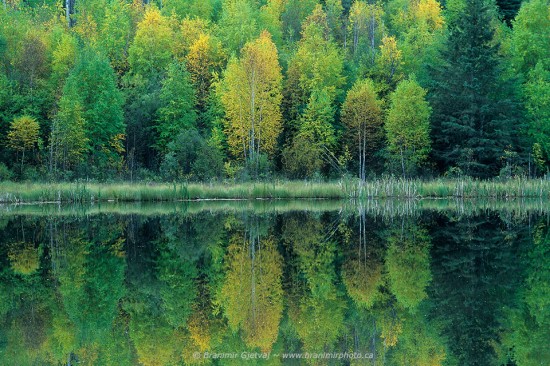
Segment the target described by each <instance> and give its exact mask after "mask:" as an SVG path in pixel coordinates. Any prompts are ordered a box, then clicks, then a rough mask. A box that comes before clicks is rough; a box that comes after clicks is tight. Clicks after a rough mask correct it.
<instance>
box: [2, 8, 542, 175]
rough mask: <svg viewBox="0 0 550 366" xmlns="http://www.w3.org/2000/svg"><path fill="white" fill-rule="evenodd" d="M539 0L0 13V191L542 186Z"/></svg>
mask: <svg viewBox="0 0 550 366" xmlns="http://www.w3.org/2000/svg"><path fill="white" fill-rule="evenodd" d="M549 40H550V2H549V1H548V0H528V1H520V0H497V1H496V2H495V1H493V0H447V1H445V0H442V1H441V2H438V1H437V0H411V1H409V0H378V1H375V0H371V1H360V0H355V1H354V0H164V1H162V0H143V1H141V0H134V1H133V2H132V1H131V0H86V1H75V0H65V1H61V0H3V4H2V5H1V6H0V181H2V180H12V181H75V180H83V179H86V180H92V181H98V182H104V181H132V182H133V181H170V182H171V181H174V182H175V181H202V182H206V181H212V180H218V181H221V180H226V179H228V180H236V181H247V180H266V179H273V178H282V179H315V180H324V179H335V178H339V177H342V176H346V175H347V176H353V177H358V178H359V179H361V180H362V181H365V180H369V179H375V178H378V177H387V176H396V177H403V178H422V179H424V178H426V179H429V178H435V177H448V178H456V177H473V178H479V179H488V178H501V179H508V178H512V177H529V178H535V177H543V176H545V175H546V176H547V177H548V172H549V169H550V42H549Z"/></svg>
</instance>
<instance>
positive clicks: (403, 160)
mask: <svg viewBox="0 0 550 366" xmlns="http://www.w3.org/2000/svg"><path fill="white" fill-rule="evenodd" d="M401 169H403V179H405V157H404V156H403V147H401Z"/></svg>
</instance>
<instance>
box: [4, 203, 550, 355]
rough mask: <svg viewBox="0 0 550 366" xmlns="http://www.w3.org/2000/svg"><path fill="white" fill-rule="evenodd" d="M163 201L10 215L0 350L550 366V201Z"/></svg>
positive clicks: (7, 216) (7, 217) (11, 352)
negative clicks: (431, 205)
mask: <svg viewBox="0 0 550 366" xmlns="http://www.w3.org/2000/svg"><path fill="white" fill-rule="evenodd" d="M156 210H158V211H160V212H157V213H156V214H152V215H151V214H149V215H142V214H139V213H128V214H120V213H98V214H93V215H91V214H75V213H74V212H73V211H70V212H69V213H67V212H64V213H63V214H60V215H54V216H51V215H40V214H38V215H37V214H23V213H21V214H17V213H11V214H4V215H3V216H0V364H2V365H18V366H19V365H68V364H71V365H72V364H77V363H78V364H79V365H137V364H141V365H182V364H185V365H208V364H214V365H215V364H220V365H222V364H223V365H225V364H235V365H241V364H243V363H245V364H250V365H253V364H262V365H263V364H270V365H271V364H286V363H289V364H327V365H350V364H351V365H547V364H550V352H549V350H548V347H547V344H548V340H549V339H550V310H549V305H550V290H549V289H550V225H549V222H548V215H547V214H540V213H539V214H537V213H533V212H531V211H528V212H524V213H522V214H520V215H516V214H514V213H513V212H512V211H492V210H490V211H486V212H482V213H480V212H478V211H473V212H469V213H467V212H464V211H460V210H447V211H435V210H423V211H420V210H416V211H414V212H415V213H414V214H410V213H407V211H406V210H403V211H401V214H397V215H387V214H380V212H378V213H376V212H375V213H373V212H372V211H369V210H368V209H365V208H364V207H359V208H357V207H353V208H352V209H329V208H328V207H327V206H325V209H320V210H313V211H311V210H299V209H295V208H293V209H291V210H282V211H270V210H265V211H264V212H261V213H258V212H256V213H254V212H251V211H249V210H238V209H236V210H221V211H219V210H196V211H193V210H191V211H187V212H185V211H178V210H172V209H170V208H168V209H160V208H157V209H156ZM287 211H288V212H287ZM382 211H383V210H382ZM155 212H156V211H155ZM243 352H246V353H245V354H244V355H245V356H242V355H243ZM292 353H296V355H287V354H292ZM331 353H337V354H340V355H341V356H340V359H327V358H323V359H320V358H316V356H318V355H320V354H321V355H325V356H324V357H327V356H330V354H331ZM205 355H209V356H208V357H205ZM224 355H225V356H227V357H226V358H222V359H220V358H216V357H224ZM231 355H236V356H235V357H229V356H231ZM246 355H248V356H246ZM262 355H264V356H267V357H265V358H268V359H262V358H261V357H262ZM297 355H298V356H300V355H301V356H302V357H308V356H306V355H309V357H308V358H307V359H302V360H296V359H294V360H292V361H289V360H288V359H286V358H284V357H298V356H297ZM346 355H348V356H346ZM349 355H362V356H363V357H364V358H361V359H359V358H354V357H349ZM243 357H246V358H247V359H246V360H243ZM253 357H256V358H253ZM333 357H338V355H333ZM365 357H366V358H365Z"/></svg>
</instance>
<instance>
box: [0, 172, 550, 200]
mask: <svg viewBox="0 0 550 366" xmlns="http://www.w3.org/2000/svg"><path fill="white" fill-rule="evenodd" d="M388 198H389V199H425V198H430V199H456V198H466V199H476V198H490V199H509V198H540V199H545V200H546V199H550V181H549V180H542V179H512V180H506V181H497V180H470V179H462V180H458V179H456V180H451V179H437V180H427V181H423V180H403V179H391V178H390V179H380V180H372V181H367V182H364V183H361V182H359V181H358V180H339V181H332V182H323V183H318V182H310V181H279V182H275V181H273V182H249V183H184V182H180V183H158V184H150V183H146V182H141V183H128V182H120V183H80V182H77V183H25V182H23V183H16V182H0V203H3V204H9V203H46V202H50V203H94V202H185V201H206V200H209V201H224V200H225V201H246V200H285V199H286V200H298V199H310V200H311V199H324V200H326V199H329V200H330V199H339V200H341V199H351V200H369V199H388Z"/></svg>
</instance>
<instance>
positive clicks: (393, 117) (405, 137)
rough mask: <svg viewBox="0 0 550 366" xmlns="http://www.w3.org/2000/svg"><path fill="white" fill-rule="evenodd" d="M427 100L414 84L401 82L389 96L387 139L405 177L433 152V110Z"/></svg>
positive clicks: (406, 81) (386, 126)
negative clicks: (431, 131)
mask: <svg viewBox="0 0 550 366" xmlns="http://www.w3.org/2000/svg"><path fill="white" fill-rule="evenodd" d="M425 96H426V91H425V90H424V89H422V88H421V87H420V86H419V85H418V84H417V83H416V81H414V80H405V81H402V82H401V83H399V85H398V86H397V89H396V90H395V92H393V93H392V94H391V96H390V103H391V104H390V109H389V111H388V116H387V119H386V124H385V130H386V138H387V139H388V148H389V150H390V153H391V154H392V158H393V159H394V160H401V169H402V173H403V177H405V176H406V175H407V172H410V170H411V166H412V167H415V166H419V165H420V164H422V163H423V162H424V161H425V160H426V159H427V157H428V153H429V152H430V145H431V143H430V123H429V119H430V114H431V108H430V106H429V104H428V102H427V101H426V100H425Z"/></svg>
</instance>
